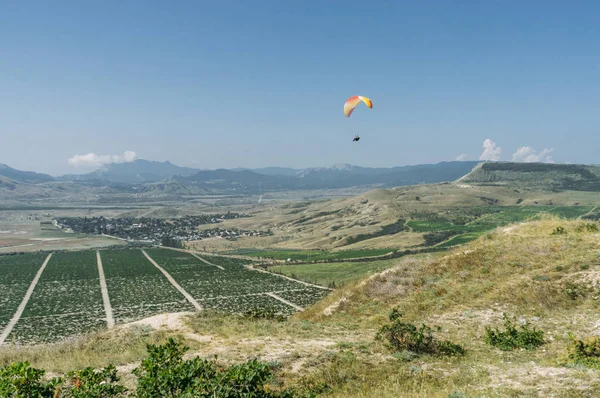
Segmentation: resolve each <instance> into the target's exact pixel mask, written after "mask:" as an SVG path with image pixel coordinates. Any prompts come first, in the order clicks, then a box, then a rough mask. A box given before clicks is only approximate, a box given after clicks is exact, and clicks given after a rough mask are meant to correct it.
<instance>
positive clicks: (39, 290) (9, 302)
mask: <svg viewBox="0 0 600 398" xmlns="http://www.w3.org/2000/svg"><path fill="white" fill-rule="evenodd" d="M98 253H99V257H100V258H101V261H102V268H103V273H104V276H105V278H106V287H107V293H108V298H109V300H108V305H109V306H110V308H111V311H110V312H111V313H112V314H113V316H114V321H115V323H116V324H123V323H128V322H132V321H136V320H139V319H143V318H146V317H149V316H152V315H156V314H161V313H166V312H191V311H195V310H196V308H195V305H197V304H200V306H201V307H202V308H203V309H204V308H205V309H214V310H219V311H224V312H235V313H241V312H245V311H248V310H251V309H254V308H257V307H262V308H266V307H271V308H274V309H275V310H277V311H278V312H280V313H282V314H285V315H290V314H292V313H294V312H295V311H296V310H297V309H298V308H299V307H305V306H309V305H311V304H313V303H314V302H316V301H318V300H319V299H321V298H323V297H324V296H325V295H327V294H328V293H329V291H330V290H328V289H325V288H318V287H313V286H310V285H306V284H303V283H300V282H297V281H294V280H290V279H286V278H283V277H280V276H277V275H274V274H270V273H265V272H259V271H255V270H251V269H248V268H246V267H245V264H246V263H248V262H249V261H248V260H237V259H232V258H225V257H219V256H206V258H204V257H202V259H204V260H205V261H202V260H201V259H199V258H197V257H194V256H192V255H191V254H189V253H185V252H180V251H174V250H169V249H163V248H148V249H146V250H145V251H142V250H139V249H105V250H100V251H99V252H98ZM146 255H147V256H148V257H149V258H148V257H146ZM47 256H48V254H47V253H46V254H21V255H13V256H0V288H2V291H3V294H2V296H1V297H0V304H1V307H0V309H1V311H0V333H1V332H3V331H4V330H5V328H6V327H7V325H8V323H9V321H10V320H11V318H12V317H13V315H14V314H15V312H16V310H17V307H18V306H19V304H20V303H21V302H22V301H23V299H24V296H25V292H26V291H27V289H28V288H29V286H30V285H31V283H32V280H34V276H35V275H36V273H38V271H39V270H40V267H41V265H42V263H43V262H44V260H45V259H46V258H47ZM150 259H152V261H154V262H156V264H157V265H159V266H160V268H162V270H163V271H164V272H166V273H167V274H168V275H169V277H170V278H172V280H173V281H172V280H170V279H169V278H167V276H166V275H165V274H164V273H163V271H161V270H160V269H159V268H158V267H157V266H155V265H154V264H153V262H152V261H150ZM207 262H208V263H211V264H214V265H211V264H208V263H207ZM173 282H174V283H175V284H177V285H178V286H180V288H177V287H176V286H175V285H174V283H173ZM180 289H183V291H185V292H186V293H187V296H186V295H184V294H182V291H181V290H180ZM4 292H6V293H4ZM190 300H191V301H190ZM286 301H287V302H288V303H286ZM194 302H196V303H197V304H194ZM107 324H108V315H107V311H106V308H105V307H104V305H103V298H102V292H101V285H100V275H99V268H98V264H97V254H96V251H93V250H87V251H78V252H58V253H53V255H52V256H51V257H50V259H49V261H48V263H47V265H46V267H45V268H44V269H43V272H42V273H41V276H40V278H39V280H38V281H37V284H36V285H35V288H34V289H33V291H32V294H31V296H30V297H29V300H28V301H27V303H26V306H25V308H24V311H23V312H22V314H21V315H20V318H18V320H17V322H16V324H15V325H14V327H13V328H12V330H10V333H9V334H8V338H7V340H6V343H11V342H13V343H17V344H33V343H48V342H54V341H59V340H61V339H64V338H66V337H70V336H78V335H82V334H85V333H88V332H90V331H93V330H99V329H104V328H106V327H107Z"/></svg>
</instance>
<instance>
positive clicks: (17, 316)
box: [0, 253, 52, 344]
mask: <svg viewBox="0 0 600 398" xmlns="http://www.w3.org/2000/svg"><path fill="white" fill-rule="evenodd" d="M50 257H52V253H50V254H48V257H46V260H45V261H44V263H43V264H42V266H41V267H40V269H39V271H38V272H37V274H35V278H33V280H32V281H31V285H29V289H27V293H25V297H23V301H21V304H19V307H18V308H17V312H15V314H14V315H13V317H12V319H11V320H10V322H9V323H8V325H6V329H4V332H2V334H0V344H2V343H4V341H5V340H6V338H7V337H8V335H9V334H10V332H11V331H12V329H13V328H14V327H15V325H16V324H17V322H18V321H19V319H20V318H21V315H23V311H24V310H25V307H26V306H27V303H28V302H29V298H30V297H31V294H32V293H33V289H35V286H36V285H37V283H38V281H39V280H40V277H41V276H42V272H44V269H46V265H47V264H48V261H50Z"/></svg>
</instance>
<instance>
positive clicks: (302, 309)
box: [265, 292, 304, 311]
mask: <svg viewBox="0 0 600 398" xmlns="http://www.w3.org/2000/svg"><path fill="white" fill-rule="evenodd" d="M265 294H266V295H267V296H271V297H273V298H274V299H275V300H279V301H281V302H282V303H283V304H287V305H289V306H290V307H292V308H295V309H297V310H298V311H304V308H302V307H300V306H299V305H296V304H294V303H292V302H291V301H287V300H286V299H284V298H283V297H279V296H278V295H276V294H275V293H273V292H269V293H265Z"/></svg>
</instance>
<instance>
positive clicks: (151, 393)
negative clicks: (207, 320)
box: [0, 338, 327, 398]
mask: <svg viewBox="0 0 600 398" xmlns="http://www.w3.org/2000/svg"><path fill="white" fill-rule="evenodd" d="M147 348H148V354H149V355H148V357H147V358H146V359H144V360H143V361H142V363H141V364H140V366H138V367H137V368H136V369H134V370H133V372H132V373H133V374H134V375H135V376H137V377H138V380H137V381H138V386H137V389H136V390H135V391H130V392H129V394H127V393H128V391H127V390H126V389H125V388H124V387H122V386H120V385H118V384H117V382H118V381H119V378H118V377H117V373H116V368H115V367H114V366H112V365H110V366H108V367H106V368H104V369H100V370H94V369H92V368H89V367H88V368H85V369H83V370H78V371H71V372H69V373H67V375H66V376H65V377H64V378H62V377H57V378H53V379H51V380H48V381H45V380H43V376H44V374H45V371H44V370H41V369H35V368H33V367H31V366H30V364H29V363H28V362H19V363H15V364H12V365H8V366H5V367H4V368H0V397H7V398H8V397H10V398H117V397H125V396H137V397H144V398H159V397H160V398H163V397H190V398H191V397H195V398H196V397H198V398H213V397H223V398H242V397H244V398H251V397H256V398H258V397H262V398H314V397H316V396H317V394H320V393H322V392H324V391H326V390H327V386H326V385H320V384H319V385H310V384H303V383H299V385H298V386H297V387H294V388H287V389H281V388H279V389H277V388H276V387H275V385H274V383H272V382H273V381H274V374H273V365H272V364H267V363H263V362H259V361H258V360H255V359H254V360H250V361H248V362H246V363H242V364H237V365H232V366H229V367H223V366H221V365H219V364H218V363H217V361H216V360H217V358H216V357H215V358H214V359H213V360H207V359H204V358H199V357H196V358H193V359H189V360H184V358H183V357H184V354H185V352H186V351H187V350H188V347H185V346H183V345H181V344H179V343H176V342H175V340H173V339H172V338H171V339H169V341H168V342H167V343H165V344H164V345H148V347H147Z"/></svg>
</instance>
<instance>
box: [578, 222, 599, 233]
mask: <svg viewBox="0 0 600 398" xmlns="http://www.w3.org/2000/svg"><path fill="white" fill-rule="evenodd" d="M575 231H576V232H586V231H587V232H598V224H595V223H582V224H579V225H578V226H577V227H576V228H575Z"/></svg>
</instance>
